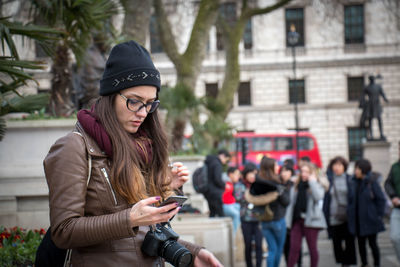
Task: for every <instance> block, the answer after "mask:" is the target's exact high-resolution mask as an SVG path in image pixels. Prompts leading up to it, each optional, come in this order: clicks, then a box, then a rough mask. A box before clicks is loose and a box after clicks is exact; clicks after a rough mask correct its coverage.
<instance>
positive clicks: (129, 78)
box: [112, 71, 160, 87]
mask: <svg viewBox="0 0 400 267" xmlns="http://www.w3.org/2000/svg"><path fill="white" fill-rule="evenodd" d="M148 77H150V78H156V79H157V80H160V75H158V74H153V73H149V74H148V73H147V72H145V71H143V72H142V73H141V74H136V75H135V74H134V73H130V74H129V75H128V76H126V77H122V78H119V79H114V81H113V83H112V86H114V87H117V86H118V85H119V84H120V83H123V82H126V81H134V80H135V79H139V78H141V79H142V80H144V79H146V78H148Z"/></svg>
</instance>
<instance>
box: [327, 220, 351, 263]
mask: <svg viewBox="0 0 400 267" xmlns="http://www.w3.org/2000/svg"><path fill="white" fill-rule="evenodd" d="M330 232H331V235H332V242H333V252H334V253H335V259H336V263H341V264H346V265H354V264H357V257H356V245H355V240H354V236H353V235H352V234H350V233H349V230H348V228H347V223H343V224H339V225H334V226H330ZM343 243H344V247H343Z"/></svg>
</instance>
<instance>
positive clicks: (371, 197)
mask: <svg viewBox="0 0 400 267" xmlns="http://www.w3.org/2000/svg"><path fill="white" fill-rule="evenodd" d="M347 203H348V204H347V220H348V225H349V231H350V233H351V234H353V235H355V236H356V237H357V242H358V250H359V253H360V258H361V263H362V266H363V267H365V266H368V258H367V249H366V241H367V239H368V243H369V246H370V247H371V250H372V255H373V258H374V266H375V267H378V266H380V252H379V247H378V242H377V235H378V233H379V232H382V231H384V230H385V226H384V225H383V220H382V218H383V215H384V213H385V203H386V199H385V196H384V194H383V191H382V189H381V187H380V185H379V183H378V182H377V181H376V178H375V179H374V177H372V172H371V163H370V162H369V161H368V160H366V159H359V160H357V161H356V163H355V170H354V177H353V178H352V179H351V181H350V187H349V195H348V202H347Z"/></svg>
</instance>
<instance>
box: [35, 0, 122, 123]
mask: <svg viewBox="0 0 400 267" xmlns="http://www.w3.org/2000/svg"><path fill="white" fill-rule="evenodd" d="M32 4H33V7H34V12H35V16H40V18H43V19H44V21H45V22H46V23H47V24H48V25H49V26H51V27H56V28H59V29H62V30H63V31H65V35H64V38H62V39H61V40H60V41H59V42H58V43H57V45H56V49H55V52H56V53H55V56H54V57H53V64H52V69H51V72H52V74H53V78H52V81H51V98H50V110H51V112H52V113H53V115H56V116H70V115H71V114H72V113H73V112H74V110H75V108H74V106H73V103H72V101H71V93H72V89H71V66H70V65H71V64H70V62H71V59H70V52H72V54H73V55H74V57H75V59H76V61H77V63H78V66H79V65H80V64H81V63H82V60H83V56H84V53H85V51H86V49H87V48H88V47H89V46H90V44H91V42H92V33H93V31H94V30H98V31H106V30H107V26H109V23H108V22H109V19H110V18H111V16H112V15H114V14H116V13H117V12H118V7H117V6H116V4H115V2H114V1H109V0H69V1H65V0H52V1H50V0H48V1H45V0H32Z"/></svg>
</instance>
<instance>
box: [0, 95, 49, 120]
mask: <svg viewBox="0 0 400 267" xmlns="http://www.w3.org/2000/svg"><path fill="white" fill-rule="evenodd" d="M49 98H50V95H49V94H45V93H41V94H36V95H27V96H19V95H16V96H14V97H12V98H10V99H9V100H7V97H4V99H2V101H1V109H0V116H2V115H5V114H7V113H10V112H32V111H36V110H41V109H43V108H44V107H46V106H47V105H48V103H49Z"/></svg>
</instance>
